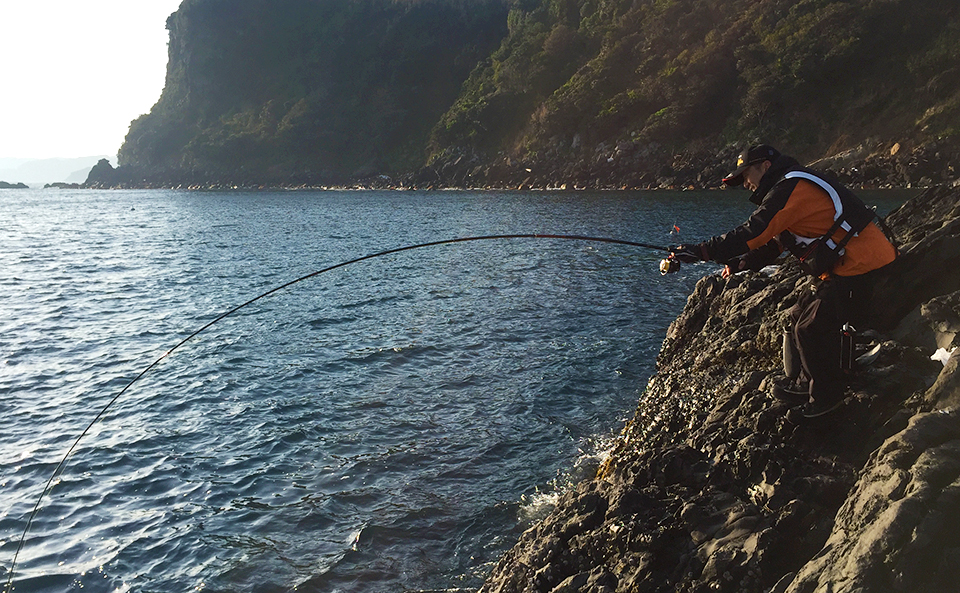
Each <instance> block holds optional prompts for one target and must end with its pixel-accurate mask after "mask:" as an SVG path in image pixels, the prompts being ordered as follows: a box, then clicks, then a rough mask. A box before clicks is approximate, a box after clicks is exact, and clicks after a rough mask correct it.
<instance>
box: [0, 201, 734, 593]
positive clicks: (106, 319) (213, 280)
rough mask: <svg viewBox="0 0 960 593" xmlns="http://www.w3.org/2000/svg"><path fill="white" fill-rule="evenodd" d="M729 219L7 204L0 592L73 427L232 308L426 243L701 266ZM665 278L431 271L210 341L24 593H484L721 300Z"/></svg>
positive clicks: (384, 278) (369, 268) (448, 257)
mask: <svg viewBox="0 0 960 593" xmlns="http://www.w3.org/2000/svg"><path fill="white" fill-rule="evenodd" d="M744 197H745V194H744V193H743V192H724V193H720V194H696V193H663V192H661V193H624V194H614V193H608V194H579V193H578V194H549V193H515V194H511V193H492V192H490V193H469V192H440V193H413V192H408V193H396V192H283V193H268V192H261V193H243V192H233V193H213V192H208V193H203V192H176V191H112V192H96V191H82V192H69V191H55V190H26V191H0V215H2V217H3V220H4V230H3V233H2V235H0V237H2V239H0V258H2V262H3V274H2V275H0V328H2V332H0V394H2V400H0V410H2V413H3V417H4V422H3V430H2V431H0V472H2V473H0V513H2V514H0V566H2V567H3V573H4V575H6V571H7V570H8V569H9V567H10V564H11V562H12V558H13V555H14V552H15V550H16V548H17V545H18V542H19V540H20V536H21V534H22V532H23V529H24V525H25V522H26V519H27V517H28V516H29V514H30V511H31V510H32V509H33V506H34V504H35V503H36V500H37V497H38V496H39V495H40V492H41V491H42V489H43V486H44V484H45V483H46V481H47V479H48V478H49V477H50V476H51V475H52V472H53V471H54V468H55V467H56V465H57V463H58V462H59V461H60V459H61V458H62V457H63V455H64V453H65V452H66V451H67V449H68V448H69V447H70V445H71V444H72V443H73V442H74V440H75V439H76V438H77V437H78V436H79V435H80V433H81V432H82V431H83V430H84V428H85V427H86V426H87V425H88V424H89V423H90V422H91V421H92V420H93V419H94V418H95V417H96V415H97V414H98V413H99V411H100V410H101V409H102V408H103V407H104V406H105V405H106V404H107V403H108V402H109V401H110V400H111V399H112V398H113V397H114V396H116V394H117V393H119V392H120V390H121V389H122V388H123V387H124V386H125V385H126V384H127V383H129V382H130V381H131V380H132V379H133V378H134V377H136V376H137V374H138V373H140V372H141V371H142V370H143V369H144V368H146V367H147V366H148V365H149V364H150V363H151V362H153V361H154V360H156V359H157V358H158V357H160V356H161V355H162V354H163V353H164V352H166V351H167V350H169V349H170V348H171V347H173V346H174V345H175V344H177V343H178V342H179V341H180V340H182V339H184V338H185V337H186V336H188V335H190V334H191V333H192V332H193V331H195V330H197V329H198V328H200V327H202V326H203V325H204V324H206V323H208V322H209V321H211V320H212V319H214V318H216V317H217V316H218V315H219V314H221V313H223V312H225V311H227V310H229V309H230V308H232V307H233V306H236V305H238V304H240V303H243V302H246V301H247V300H249V299H251V298H253V297H255V296H257V295H259V294H261V293H263V292H265V291H266V290H269V289H271V288H273V287H276V286H278V285H281V284H283V283H285V282H288V281H290V280H293V279H295V278H299V277H301V276H304V275H306V274H309V273H311V272H314V271H317V270H319V269H323V268H325V267H327V266H330V265H333V264H336V263H339V262H342V261H346V260H351V259H354V258H357V257H360V256H364V255H368V254H371V253H376V252H379V251H383V250H386V249H392V248H396V247H401V246H405V245H410V244H417V243H422V242H428V241H435V240H440V239H452V238H455V237H466V236H475V235H490V234H508V233H553V234H582V235H591V236H600V237H613V238H618V239H625V240H633V241H642V242H648V243H654V244H664V245H666V244H670V243H673V242H677V241H678V240H683V239H687V240H691V239H700V238H703V237H706V236H709V235H711V234H714V233H716V232H719V231H722V230H725V229H726V228H728V227H731V226H733V225H735V224H737V223H739V222H740V221H741V220H742V219H743V218H744V216H745V215H746V214H748V213H749V211H750V207H749V206H750V205H749V204H748V203H747V202H746V200H745V199H744ZM674 224H676V225H677V226H679V227H680V228H681V231H682V235H681V237H680V239H678V238H677V237H676V236H671V235H669V231H670V229H671V228H672V227H673V225H674ZM660 257H661V254H659V253H656V252H652V251H645V250H642V249H637V248H632V247H624V246H618V245H610V244H600V243H588V242H578V241H559V240H547V239H537V240H529V239H521V240H499V241H482V242H474V243H463V244H456V245H448V246H441V247H431V248H427V249H422V250H414V251H408V252H404V253H399V254H395V255H391V256H387V257H383V258H377V259H373V260H368V261H365V262H361V263H358V264H355V265H351V266H347V267H344V268H340V269H338V270H334V271H332V272H329V273H326V274H322V275H320V276H317V277H314V278H311V279H309V280H306V281H304V282H301V283H298V284H295V285H294V286H291V287H289V288H287V289H284V290H282V291H280V292H278V293H276V294H273V295H271V296H269V297H267V298H265V299H263V300H261V301H258V302H257V303H255V304H253V305H251V306H250V307H247V308H245V309H243V310H242V311H240V312H239V313H237V314H236V315H233V316H231V317H227V318H226V319H225V320H223V321H221V322H219V323H217V324H216V325H214V326H213V327H212V328H211V329H209V330H208V331H206V332H204V333H202V334H200V335H199V336H198V337H197V338H194V339H193V340H191V341H189V342H188V343H187V344H186V345H184V346H183V347H182V348H181V349H179V350H177V351H175V352H174V353H173V354H172V355H171V356H169V357H167V358H166V359H164V360H163V361H162V362H161V363H160V364H159V365H157V367H156V368H154V369H153V370H152V371H151V372H149V373H148V374H146V375H145V376H144V378H143V379H141V380H140V381H138V382H137V383H135V384H134V386H133V387H132V388H131V389H130V390H129V391H127V392H126V393H124V394H123V396H122V397H120V399H119V400H118V401H117V402H116V404H115V405H114V406H112V407H111V409H110V410H109V411H108V413H107V414H105V416H104V417H103V418H102V419H101V420H100V421H98V422H97V423H96V424H94V426H93V428H92V429H91V431H90V432H89V433H88V434H87V435H86V436H85V437H84V438H83V439H82V440H81V441H80V444H79V446H78V447H77V449H76V452H75V453H74V455H73V456H72V457H71V458H70V459H69V461H68V464H67V467H66V469H65V471H64V472H63V474H62V476H61V477H60V479H59V480H58V481H57V483H56V485H55V487H54V488H53V490H52V492H51V494H50V495H48V497H47V498H46V499H45V501H44V503H43V506H42V509H41V510H40V512H39V513H38V514H37V517H36V520H35V522H34V524H33V526H32V528H31V530H30V532H29V533H28V535H27V538H26V542H25V545H24V549H23V552H22V553H21V555H20V558H19V564H18V566H17V570H16V573H15V575H16V578H15V583H16V590H17V591H71V590H80V589H83V590H84V591H94V592H99V591H118V590H119V591H123V590H131V591H157V592H169V591H186V590H206V591H225V592H226V591H254V590H255V591H291V590H297V591H343V592H355V591H356V592H360V591H364V592H367V591H419V590H433V589H442V590H449V589H457V588H471V587H474V588H475V587H477V586H479V584H480V583H481V582H482V578H483V576H484V574H485V573H486V572H487V571H488V570H489V569H490V563H491V562H494V561H495V560H496V559H497V557H498V555H499V554H501V553H502V552H503V551H504V550H505V549H507V548H509V547H510V546H511V545H512V544H513V542H514V541H515V540H516V537H517V535H518V534H519V533H520V532H521V531H522V530H523V529H524V528H525V527H527V526H528V525H529V521H530V520H531V519H533V518H535V516H536V515H537V513H538V511H539V510H540V509H541V507H543V506H545V505H546V503H548V502H549V500H550V495H551V494H552V493H554V492H556V491H558V490H559V489H562V488H563V486H564V485H565V484H566V483H567V482H568V481H569V480H571V479H574V478H575V477H576V476H577V475H578V471H579V472H585V471H589V469H588V468H589V467H590V462H589V460H590V458H591V457H592V456H595V455H597V454H599V453H601V452H602V448H603V443H604V440H605V439H607V438H609V437H610V435H612V434H615V433H616V432H617V431H618V430H619V428H620V427H621V426H622V423H623V421H624V420H625V419H626V418H628V417H629V415H630V414H631V413H632V410H633V408H634V406H635V404H636V400H637V398H638V396H639V393H640V391H641V390H642V389H643V386H644V384H645V382H646V379H647V377H649V375H650V373H651V372H652V369H653V363H654V359H655V356H656V353H657V351H658V350H659V346H660V343H661V341H662V339H663V334H664V331H665V329H666V327H667V325H668V324H669V322H670V321H671V320H672V319H673V318H674V317H675V316H676V314H677V313H678V312H679V310H680V309H681V308H682V306H683V303H684V301H685V298H686V295H687V294H688V293H689V291H690V289H691V288H692V285H693V283H694V282H695V281H696V279H697V278H698V277H699V276H701V275H702V274H704V273H707V272H709V271H711V268H709V267H708V266H696V267H692V266H685V267H684V269H683V270H681V273H680V274H677V275H673V276H668V277H661V276H660V275H659V273H658V271H657V262H658V260H659V259H660ZM4 579H6V576H4Z"/></svg>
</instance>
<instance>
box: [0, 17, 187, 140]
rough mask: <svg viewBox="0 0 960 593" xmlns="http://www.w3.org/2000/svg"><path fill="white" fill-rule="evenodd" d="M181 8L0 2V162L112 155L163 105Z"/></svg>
mask: <svg viewBox="0 0 960 593" xmlns="http://www.w3.org/2000/svg"><path fill="white" fill-rule="evenodd" d="M179 5H180V0H94V1H90V2H84V1H82V0H0V23H2V25H3V31H2V33H0V157H24V158H50V157H77V156H92V155H115V154H116V152H117V149H119V148H120V144H121V143H123V137H124V136H125V135H126V133H127V129H128V128H129V126H130V122H131V121H132V120H133V119H136V118H137V117H138V116H140V115H141V114H144V113H147V112H148V111H150V108H151V107H153V104H154V103H156V101H157V99H159V98H160V91H161V90H163V78H164V74H165V72H166V65H167V31H166V29H165V26H166V21H167V17H168V16H169V15H170V14H171V13H172V12H174V11H176V10H177V7H178V6H179Z"/></svg>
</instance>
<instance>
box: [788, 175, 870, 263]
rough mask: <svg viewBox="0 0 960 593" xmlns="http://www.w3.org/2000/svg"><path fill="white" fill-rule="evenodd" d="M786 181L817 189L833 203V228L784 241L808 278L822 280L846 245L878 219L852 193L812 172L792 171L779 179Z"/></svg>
mask: <svg viewBox="0 0 960 593" xmlns="http://www.w3.org/2000/svg"><path fill="white" fill-rule="evenodd" d="M789 179H802V180H805V181H808V182H810V183H813V184H815V185H817V186H818V187H820V189H822V190H823V191H824V192H825V193H826V194H827V195H828V196H829V197H830V200H831V201H832V202H833V208H834V216H833V220H834V224H833V226H831V227H830V229H829V230H828V231H827V232H826V233H824V234H823V235H821V236H819V237H805V236H802V235H798V234H796V233H792V232H789V231H787V232H786V233H785V234H787V235H789V237H790V239H792V240H787V241H784V242H785V243H786V244H785V247H787V248H788V249H789V250H790V252H791V253H793V254H794V255H795V256H796V257H797V259H799V260H800V267H801V268H803V270H804V271H806V272H807V273H809V274H812V275H814V276H822V275H824V274H826V273H829V272H830V271H831V270H832V269H833V267H834V266H835V265H836V263H837V262H838V261H839V260H840V258H841V257H843V255H844V252H845V251H844V248H845V247H846V245H847V243H848V242H849V241H850V240H851V239H853V238H854V237H856V236H857V235H858V234H859V233H860V232H861V231H863V229H864V228H866V226H867V225H868V224H870V222H872V221H873V220H874V219H875V218H878V216H877V214H876V212H874V211H873V210H871V209H869V208H867V206H866V205H865V204H864V203H863V202H862V201H861V200H860V198H858V197H857V196H856V195H855V194H854V193H853V192H852V191H850V190H849V189H847V188H846V187H843V186H839V187H838V186H835V185H833V184H831V183H830V182H829V181H827V180H825V179H823V178H822V177H820V176H819V175H817V174H815V173H813V172H812V171H809V170H806V169H795V170H792V171H790V172H788V173H786V174H785V175H784V176H783V180H784V181H786V180H789ZM840 230H842V231H843V232H844V235H843V236H842V237H841V238H839V239H837V238H836V234H837V232H838V231H840ZM835 239H836V240H835Z"/></svg>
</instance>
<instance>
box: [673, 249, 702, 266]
mask: <svg viewBox="0 0 960 593" xmlns="http://www.w3.org/2000/svg"><path fill="white" fill-rule="evenodd" d="M670 257H672V258H674V259H675V260H677V261H679V262H681V263H684V264H694V263H697V262H701V261H706V260H707V257H706V253H704V251H703V247H701V246H700V245H676V246H674V247H671V248H670Z"/></svg>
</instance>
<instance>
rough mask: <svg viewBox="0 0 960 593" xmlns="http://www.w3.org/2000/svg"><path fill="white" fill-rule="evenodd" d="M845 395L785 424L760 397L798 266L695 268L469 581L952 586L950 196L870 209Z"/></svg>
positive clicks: (956, 488) (956, 495)
mask: <svg viewBox="0 0 960 593" xmlns="http://www.w3.org/2000/svg"><path fill="white" fill-rule="evenodd" d="M888 220H889V221H890V222H891V223H892V224H893V225H894V228H895V230H896V231H897V233H898V236H899V237H900V238H901V240H902V241H903V243H904V246H903V251H904V254H903V256H902V258H901V259H900V260H898V261H897V262H895V263H894V264H892V265H891V266H890V267H889V269H887V270H886V271H885V272H886V273H885V276H884V277H883V278H882V279H881V281H880V282H879V284H878V288H877V295H876V297H875V298H876V312H875V315H874V326H875V329H877V330H879V333H878V334H876V335H874V336H873V338H872V341H873V343H871V344H865V345H864V346H863V348H867V347H877V348H878V356H877V358H876V360H875V361H874V362H873V363H872V364H871V365H869V366H866V367H864V368H862V369H861V370H860V371H859V372H858V373H857V375H856V377H855V378H854V380H853V383H852V386H851V389H850V390H849V391H848V395H849V397H848V401H847V404H846V405H845V406H844V407H842V408H841V409H840V410H838V411H836V412H834V413H832V414H830V415H828V416H825V417H822V418H818V419H794V415H793V414H790V413H789V412H788V409H787V408H786V407H785V406H784V405H783V404H781V403H779V402H777V401H776V400H774V399H773V398H772V396H771V395H769V392H770V387H771V384H770V378H771V376H772V375H773V374H774V373H776V372H777V371H779V369H780V367H781V363H780V338H781V328H782V325H781V320H782V318H783V315H784V314H785V312H786V310H787V309H788V308H789V307H790V306H791V305H792V304H793V303H794V302H795V301H796V298H797V295H798V293H799V291H801V290H805V289H807V287H808V285H809V283H810V281H809V280H808V279H807V278H805V277H804V276H802V274H801V273H800V271H799V270H798V269H797V267H796V266H794V265H792V264H785V265H782V266H781V267H780V268H779V269H778V270H777V271H776V272H775V273H773V274H772V275H770V276H765V275H762V274H757V273H744V274H740V275H737V276H733V277H731V278H730V279H727V280H723V279H721V278H720V277H719V276H716V275H712V276H707V277H705V278H703V279H702V280H701V281H700V282H699V283H698V285H697V287H696V290H695V292H694V293H693V294H692V295H691V296H690V298H689V300H688V302H687V306H686V308H685V309H684V311H683V313H682V314H681V316H680V317H679V318H678V319H677V320H676V321H675V322H674V323H673V324H672V325H671V327H670V329H669V331H668V333H667V336H666V339H665V341H664V345H663V349H662V351H661V354H660V356H659V359H658V369H657V373H656V374H655V376H654V377H653V378H652V379H651V380H650V382H649V384H648V386H647V389H646V391H645V392H644V393H643V395H642V396H641V400H640V403H639V405H638V408H637V411H636V414H635V416H634V418H633V420H632V421H631V422H630V424H629V425H628V427H627V428H626V429H625V430H624V432H623V434H622V435H621V437H620V440H619V443H618V445H617V447H616V449H615V451H614V453H613V454H612V456H611V457H610V459H609V460H608V462H607V463H606V464H605V465H604V467H602V468H601V471H600V473H599V475H598V477H597V478H596V479H593V480H588V481H585V482H583V483H581V484H579V485H578V487H577V488H576V489H575V490H573V491H571V492H569V493H567V494H566V495H565V496H564V497H563V498H562V500H561V501H560V503H559V505H558V507H557V508H556V510H555V511H554V512H553V513H552V514H551V515H550V516H549V517H547V518H546V519H545V520H543V521H542V522H541V523H540V524H538V525H536V526H535V527H533V528H531V529H530V530H529V531H527V532H526V533H525V534H523V536H522V537H521V539H520V541H519V543H518V544H517V545H516V547H515V548H514V549H513V550H511V551H510V552H508V553H507V554H506V555H505V556H504V557H503V558H502V559H501V561H500V563H499V565H498V566H497V567H496V569H495V570H494V571H493V573H492V575H491V576H490V577H489V579H488V581H487V582H486V584H485V585H484V587H483V589H482V591H484V592H490V593H492V592H495V591H496V592H502V593H506V592H513V591H516V592H520V591H524V592H533V591H537V592H552V593H573V592H583V593H588V592H589V593H601V592H613V591H617V592H620V591H623V592H627V591H630V592H638V591H641V592H642V591H664V592H666V591H671V592H675V591H690V592H707V591H729V592H734V591H737V592H758V593H759V592H766V591H775V592H786V591H789V592H791V593H813V592H826V591H833V592H853V591H857V592H862V593H866V592H874V591H957V590H960V569H958V568H957V567H958V564H957V559H958V558H960V504H958V503H960V411H958V407H957V406H958V404H960V372H958V362H960V356H956V357H953V358H951V359H950V362H949V363H948V364H947V365H946V366H945V367H944V366H943V365H942V364H941V363H940V362H935V361H932V360H930V355H931V354H932V353H933V351H934V349H935V348H936V347H937V345H940V346H941V347H946V348H947V349H948V350H949V349H950V348H952V347H954V346H957V345H960V339H957V338H956V335H957V333H958V332H960V292H958V291H960V273H957V270H958V269H960V267H958V266H960V193H958V192H957V191H955V190H948V189H941V188H938V189H934V190H930V191H927V192H925V193H924V194H922V195H921V196H919V197H917V198H915V199H914V200H912V201H911V202H910V203H908V204H906V205H905V206H904V207H902V208H901V209H900V210H898V211H897V212H895V213H893V214H892V215H891V216H889V217H888Z"/></svg>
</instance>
